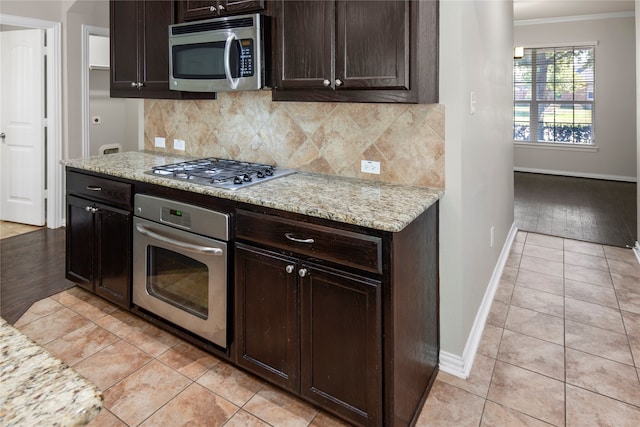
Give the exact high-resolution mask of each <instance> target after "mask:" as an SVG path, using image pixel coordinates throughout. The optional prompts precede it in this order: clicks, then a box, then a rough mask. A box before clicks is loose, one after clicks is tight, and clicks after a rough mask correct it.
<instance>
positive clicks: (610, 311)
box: [564, 298, 625, 334]
mask: <svg viewBox="0 0 640 427" xmlns="http://www.w3.org/2000/svg"><path fill="white" fill-rule="evenodd" d="M564 308H565V318H566V319H567V320H572V321H574V322H579V323H584V324H586V325H591V326H597V327H598V328H602V329H607V330H609V331H613V332H618V333H620V334H624V333H625V332H624V325H623V323H622V315H621V314H620V310H618V309H615V308H610V307H605V306H602V305H599V304H592V303H590V302H585V301H579V300H575V299H573V298H565V306H564Z"/></svg>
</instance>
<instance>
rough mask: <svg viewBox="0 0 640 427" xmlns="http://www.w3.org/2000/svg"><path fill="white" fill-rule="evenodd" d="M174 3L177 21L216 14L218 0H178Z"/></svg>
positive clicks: (215, 15)
mask: <svg viewBox="0 0 640 427" xmlns="http://www.w3.org/2000/svg"><path fill="white" fill-rule="evenodd" d="M175 4H176V15H177V22H186V21H193V20H196V19H209V18H215V17H217V16H218V0H179V1H176V2H175ZM212 8H214V9H212Z"/></svg>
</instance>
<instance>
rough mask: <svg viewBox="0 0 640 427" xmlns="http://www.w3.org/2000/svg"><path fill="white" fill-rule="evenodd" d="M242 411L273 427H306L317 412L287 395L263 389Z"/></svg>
mask: <svg viewBox="0 0 640 427" xmlns="http://www.w3.org/2000/svg"><path fill="white" fill-rule="evenodd" d="M243 409H244V410H245V411H247V412H249V413H251V414H253V415H255V416H256V417H258V418H260V419H262V420H264V421H266V422H267V423H269V424H271V425H274V426H276V425H277V426H283V427H297V426H307V425H309V423H311V421H312V420H313V419H314V418H315V416H316V415H317V413H318V411H317V410H316V409H315V408H313V407H311V406H310V405H308V404H306V403H304V402H303V401H301V400H299V399H297V398H295V397H293V396H292V395H290V394H288V393H284V392H282V391H280V390H276V389H275V388H272V387H264V388H262V389H261V390H260V391H258V393H256V394H255V395H254V396H253V397H252V398H251V399H250V400H249V401H248V402H247V404H246V405H244V407H243Z"/></svg>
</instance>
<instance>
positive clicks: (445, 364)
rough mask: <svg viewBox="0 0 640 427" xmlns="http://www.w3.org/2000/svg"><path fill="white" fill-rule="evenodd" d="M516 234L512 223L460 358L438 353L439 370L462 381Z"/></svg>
mask: <svg viewBox="0 0 640 427" xmlns="http://www.w3.org/2000/svg"><path fill="white" fill-rule="evenodd" d="M517 232H518V228H517V227H516V225H515V223H513V224H512V225H511V230H509V235H508V236H507V239H506V241H505V242H504V246H503V247H502V251H501V252H500V257H499V258H498V262H497V263H496V266H495V267H494V269H493V274H491V279H490V280H489V286H487V290H486V291H485V293H484V297H483V298H482V303H481V304H480V308H478V312H477V313H476V318H475V320H474V322H473V326H472V327H471V332H470V333H469V337H468V338H467V343H466V345H465V346H464V351H463V352H462V356H459V355H456V354H452V353H448V352H446V351H440V363H439V368H440V370H441V371H443V372H446V373H448V374H451V375H455V376H456V377H460V378H464V379H466V378H469V374H470V373H471V367H472V366H473V361H474V360H475V358H476V352H477V351H478V345H479V344H480V338H482V332H483V331H484V325H485V324H486V323H487V317H488V316H489V310H491V303H492V302H493V297H494V296H495V293H496V289H498V285H499V284H500V277H502V271H503V270H504V266H505V264H506V262H507V258H508V257H509V252H510V251H511V245H512V244H513V241H514V239H515V238H516V233H517Z"/></svg>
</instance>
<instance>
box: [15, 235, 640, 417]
mask: <svg viewBox="0 0 640 427" xmlns="http://www.w3.org/2000/svg"><path fill="white" fill-rule="evenodd" d="M16 327H18V328H19V329H20V330H22V331H23V332H24V333H26V334H27V335H29V336H30V337H32V338H33V339H34V340H35V341H36V342H38V343H40V344H41V345H43V346H44V347H45V348H47V349H48V350H49V351H50V352H51V353H53V354H54V355H56V356H58V357H59V358H61V359H62V360H63V361H65V362H66V363H68V364H69V365H71V366H72V367H74V368H75V369H76V370H77V371H78V372H80V373H81V374H82V375H84V376H86V377H87V378H88V379H89V380H91V381H92V382H94V383H95V384H96V385H97V386H98V387H100V388H101V389H102V390H103V392H104V398H105V405H104V406H105V409H103V411H102V412H101V413H100V415H99V416H98V417H97V418H96V420H95V421H94V422H93V423H92V425H93V426H122V425H143V426H153V425H158V426H180V425H206V426H222V425H225V426H246V425H273V426H281V425H286V426H308V425H312V426H337V425H342V423H341V422H339V421H338V420H336V419H335V418H332V417H330V416H329V415H327V414H325V413H324V412H321V411H318V410H316V409H315V408H313V407H311V406H309V405H307V404H305V403H303V402H301V401H300V400H297V399H296V398H294V397H292V396H291V395H289V394H287V393H284V392H282V391H280V390H278V389H276V388H274V387H271V386H270V385H268V384H266V383H264V382H263V381H261V380H259V379H257V378H255V377H252V376H250V375H247V374H246V373H243V372H241V371H239V370H237V369H235V368H233V367H232V366H231V365H229V364H227V363H225V362H223V361H221V360H219V359H217V358H215V357H213V356H211V355H209V354H207V353H204V352H202V351H200V350H198V349H196V348H194V347H193V346H191V345H189V344H187V343H185V342H183V341H181V340H180V339H178V338H176V337H174V336H172V335H170V334H168V333H166V332H164V331H161V330H160V329H158V328H156V327H155V326H152V325H150V324H147V323H146V322H144V321H142V320H140V319H138V318H137V317H135V316H133V315H130V314H128V313H126V312H123V311H121V310H119V309H117V308H115V307H114V306H111V305H109V304H108V303H106V302H104V301H103V300H101V299H99V298H96V297H94V296H92V295H90V294H88V293H86V292H84V291H82V290H80V289H78V288H73V289H70V290H67V291H65V292H62V293H60V294H57V295H54V296H53V297H50V298H47V299H45V300H42V301H39V302H38V303H36V304H34V305H33V306H32V307H31V308H30V309H29V310H28V311H27V313H25V314H24V316H22V318H20V320H19V321H18V322H17V323H16ZM639 367H640V265H639V264H638V261H637V260H636V259H635V256H634V255H633V252H632V251H630V250H625V249H620V248H614V247H607V246H601V245H596V244H592V243H583V242H578V241H573V240H566V239H562V238H558V237H549V236H544V235H539V234H532V233H524V232H520V233H518V235H517V238H516V242H514V245H513V248H512V253H511V255H510V257H509V260H508V265H507V267H506V268H505V271H504V274H503V276H502V281H501V283H500V287H499V289H498V291H497V294H496V297H495V301H494V303H493V306H492V309H491V313H490V316H489V320H488V324H487V326H486V328H485V331H484V334H483V337H482V341H481V343H480V348H479V352H478V354H477V356H476V359H475V363H474V366H473V370H472V373H471V376H470V378H469V379H468V380H466V381H464V380H461V379H459V378H457V377H453V376H451V375H448V374H446V373H440V374H439V376H438V379H437V380H436V382H435V384H434V387H433V389H432V391H431V393H430V395H429V398H428V400H427V402H426V404H425V407H424V409H423V411H422V414H421V416H420V418H419V420H418V423H417V425H418V426H420V427H422V426H456V427H459V426H509V427H511V426H545V425H556V426H565V425H566V426H581V427H582V426H596V425H598V426H616V427H619V426H637V425H640V381H639V379H638V376H639V375H640V372H639V370H638V368H639Z"/></svg>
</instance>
